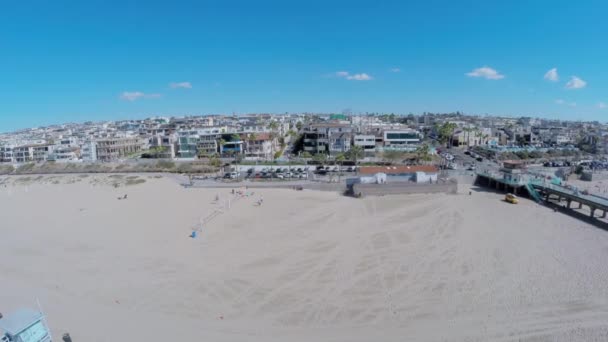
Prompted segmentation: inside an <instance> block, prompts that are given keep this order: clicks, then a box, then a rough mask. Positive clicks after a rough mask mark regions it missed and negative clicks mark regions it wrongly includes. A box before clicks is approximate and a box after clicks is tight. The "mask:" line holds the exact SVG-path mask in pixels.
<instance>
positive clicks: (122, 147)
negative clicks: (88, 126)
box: [96, 137, 146, 162]
mask: <svg viewBox="0 0 608 342" xmlns="http://www.w3.org/2000/svg"><path fill="white" fill-rule="evenodd" d="M96 143H97V146H96V148H97V160H99V161H103V162H108V161H114V160H117V159H121V158H124V157H127V156H129V155H132V154H134V153H137V152H140V151H141V150H142V149H144V147H145V145H146V143H145V141H144V140H143V139H141V138H140V137H121V138H104V139H99V140H97V141H96Z"/></svg>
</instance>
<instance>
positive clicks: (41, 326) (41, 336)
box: [0, 309, 51, 342]
mask: <svg viewBox="0 0 608 342" xmlns="http://www.w3.org/2000/svg"><path fill="white" fill-rule="evenodd" d="M0 331H2V332H3V335H2V340H1V341H2V342H51V334H50V332H49V329H48V327H47V326H46V323H45V320H44V315H43V314H42V313H41V312H38V311H35V310H31V309H20V310H17V311H15V312H13V313H11V314H10V315H7V316H5V317H3V318H2V319H0Z"/></svg>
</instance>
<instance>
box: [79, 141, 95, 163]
mask: <svg viewBox="0 0 608 342" xmlns="http://www.w3.org/2000/svg"><path fill="white" fill-rule="evenodd" d="M80 158H81V159H82V160H83V161H86V162H96V161H97V144H95V142H93V141H87V142H85V143H84V144H82V146H81V147H80Z"/></svg>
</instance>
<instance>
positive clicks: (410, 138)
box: [383, 129, 422, 147]
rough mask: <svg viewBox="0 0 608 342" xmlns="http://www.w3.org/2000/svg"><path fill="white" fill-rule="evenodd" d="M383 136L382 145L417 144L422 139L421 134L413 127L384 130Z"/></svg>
mask: <svg viewBox="0 0 608 342" xmlns="http://www.w3.org/2000/svg"><path fill="white" fill-rule="evenodd" d="M383 138H384V147H400V146H404V145H415V144H419V143H420V142H421V141H422V134H421V133H420V132H418V131H416V130H413V129H402V130H385V131H384V134H383Z"/></svg>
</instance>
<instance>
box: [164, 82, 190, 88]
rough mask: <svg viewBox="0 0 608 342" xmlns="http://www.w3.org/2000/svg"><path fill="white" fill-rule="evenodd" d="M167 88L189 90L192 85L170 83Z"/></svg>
mask: <svg viewBox="0 0 608 342" xmlns="http://www.w3.org/2000/svg"><path fill="white" fill-rule="evenodd" d="M169 87H171V88H172V89H176V88H184V89H191V88H192V84H191V83H190V82H171V83H169Z"/></svg>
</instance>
